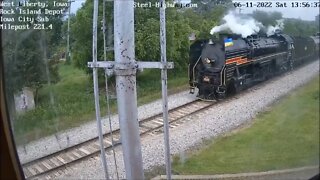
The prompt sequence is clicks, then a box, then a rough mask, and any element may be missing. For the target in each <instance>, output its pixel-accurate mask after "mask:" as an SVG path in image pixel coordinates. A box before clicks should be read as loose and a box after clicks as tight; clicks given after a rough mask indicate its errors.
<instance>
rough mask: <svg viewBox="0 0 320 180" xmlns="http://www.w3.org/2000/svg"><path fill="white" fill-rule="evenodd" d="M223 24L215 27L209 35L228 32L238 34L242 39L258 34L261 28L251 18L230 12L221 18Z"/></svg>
mask: <svg viewBox="0 0 320 180" xmlns="http://www.w3.org/2000/svg"><path fill="white" fill-rule="evenodd" d="M223 20H224V21H225V23H224V24H222V25H220V26H215V27H213V28H212V29H211V31H210V34H214V33H218V32H221V31H224V30H230V31H231V32H232V33H235V34H240V35H241V36H242V37H243V38H245V37H247V36H250V35H252V34H255V33H258V32H259V31H260V29H261V28H262V27H263V25H262V23H260V22H258V21H256V20H255V19H253V18H252V17H245V18H244V17H243V16H239V14H236V12H234V11H230V12H229V13H228V14H227V15H226V16H224V17H223Z"/></svg>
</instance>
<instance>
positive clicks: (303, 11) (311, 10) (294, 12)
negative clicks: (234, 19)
mask: <svg viewBox="0 0 320 180" xmlns="http://www.w3.org/2000/svg"><path fill="white" fill-rule="evenodd" d="M182 1H183V2H186V3H188V2H190V0H182ZM201 1H203V2H205V1H208V0H199V3H201ZM222 1H223V0H222ZM268 1H269V2H272V4H273V5H274V6H275V5H276V2H282V3H283V2H286V3H287V6H288V7H285V8H281V7H272V8H256V7H255V8H246V7H241V12H242V13H245V14H246V13H252V12H253V11H254V10H262V11H279V12H281V13H282V14H283V17H285V18H301V19H303V20H315V16H316V15H318V14H319V7H304V8H303V7H291V5H292V4H291V3H292V2H309V3H313V4H312V5H315V4H314V2H319V0H304V1H301V0H290V1H288V0H268ZM83 2H85V0H75V2H73V3H72V5H71V12H72V13H75V12H76V11H77V9H78V8H80V7H81V4H82V3H83ZM146 2H148V0H146ZM233 2H242V3H243V4H244V3H246V2H248V3H251V2H252V3H256V2H258V1H254V0H233ZM259 2H263V1H259ZM319 5H320V4H319Z"/></svg>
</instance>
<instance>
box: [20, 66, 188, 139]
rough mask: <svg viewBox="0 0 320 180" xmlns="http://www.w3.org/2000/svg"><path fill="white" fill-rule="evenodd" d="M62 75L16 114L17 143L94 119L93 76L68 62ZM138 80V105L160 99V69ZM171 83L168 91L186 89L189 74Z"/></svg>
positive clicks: (113, 103)
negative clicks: (28, 108) (34, 103)
mask: <svg viewBox="0 0 320 180" xmlns="http://www.w3.org/2000/svg"><path fill="white" fill-rule="evenodd" d="M157 72H158V73H157ZM59 75H60V79H61V80H60V81H59V82H58V83H56V84H52V85H50V86H49V85H45V86H44V87H43V88H41V89H40V90H39V96H38V100H37V102H38V103H37V106H36V108H35V109H34V110H31V111H28V112H26V113H25V114H23V115H18V116H17V117H16V119H15V121H14V134H15V139H16V142H17V144H26V143H28V142H29V141H31V140H35V139H39V138H41V137H44V136H47V135H51V134H54V133H56V132H59V131H62V130H66V129H69V128H72V127H77V126H79V125H81V124H83V123H85V122H88V121H92V120H94V118H95V109H94V99H93V97H94V96H93V85H92V80H91V79H92V78H91V77H90V76H89V75H87V74H86V73H85V72H84V71H82V70H79V69H76V68H74V67H73V66H71V65H65V64H59ZM102 79H103V78H100V80H102ZM137 80H138V82H137V92H138V104H139V105H141V104H145V103H148V102H151V101H153V100H155V99H158V98H161V81H160V80H161V75H160V71H159V70H158V71H157V70H153V71H152V70H145V71H144V72H143V73H140V74H139V75H138V78H137ZM101 82H102V83H101V85H100V88H101V89H100V106H101V114H102V116H104V115H106V101H105V98H104V96H105V93H104V91H105V90H104V88H103V87H104V85H103V81H101ZM168 85H169V86H168V87H169V88H170V89H169V92H177V91H180V90H183V89H185V88H186V87H187V76H182V77H178V78H177V77H176V78H171V79H169V81H168ZM111 88H112V86H111ZM113 89H114V87H113ZM110 103H111V104H110V105H111V111H112V113H115V112H116V109H117V107H116V101H115V100H111V101H110Z"/></svg>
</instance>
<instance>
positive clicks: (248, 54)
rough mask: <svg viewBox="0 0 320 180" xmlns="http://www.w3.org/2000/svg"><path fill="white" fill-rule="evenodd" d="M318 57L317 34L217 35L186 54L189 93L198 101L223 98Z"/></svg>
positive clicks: (197, 42) (198, 41) (196, 43)
mask: <svg viewBox="0 0 320 180" xmlns="http://www.w3.org/2000/svg"><path fill="white" fill-rule="evenodd" d="M317 56H319V33H318V34H317V35H315V36H311V37H292V36H289V35H287V34H284V33H282V32H280V31H277V32H276V33H275V34H274V35H271V36H266V35H264V36H263V35H251V36H248V37H247V38H242V37H241V36H239V35H233V34H221V35H220V36H219V38H217V39H209V40H196V41H195V42H194V43H193V44H192V45H191V46H190V51H189V58H190V59H189V85H190V93H194V92H195V88H198V89H199V92H198V95H197V96H198V98H200V99H204V100H216V99H223V98H225V97H226V95H227V94H232V93H236V92H238V91H240V90H243V89H245V88H247V87H250V86H252V85H253V84H255V83H257V82H261V81H264V80H266V79H268V78H270V77H272V76H274V75H276V74H279V73H283V72H285V71H288V70H291V69H293V67H294V66H296V65H299V64H301V63H303V62H304V61H306V60H307V59H311V58H314V57H317Z"/></svg>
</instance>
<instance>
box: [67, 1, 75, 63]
mask: <svg viewBox="0 0 320 180" xmlns="http://www.w3.org/2000/svg"><path fill="white" fill-rule="evenodd" d="M72 2H74V0H68V32H67V53H66V61H67V63H70V61H71V59H70V58H71V56H70V10H71V3H72Z"/></svg>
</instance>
